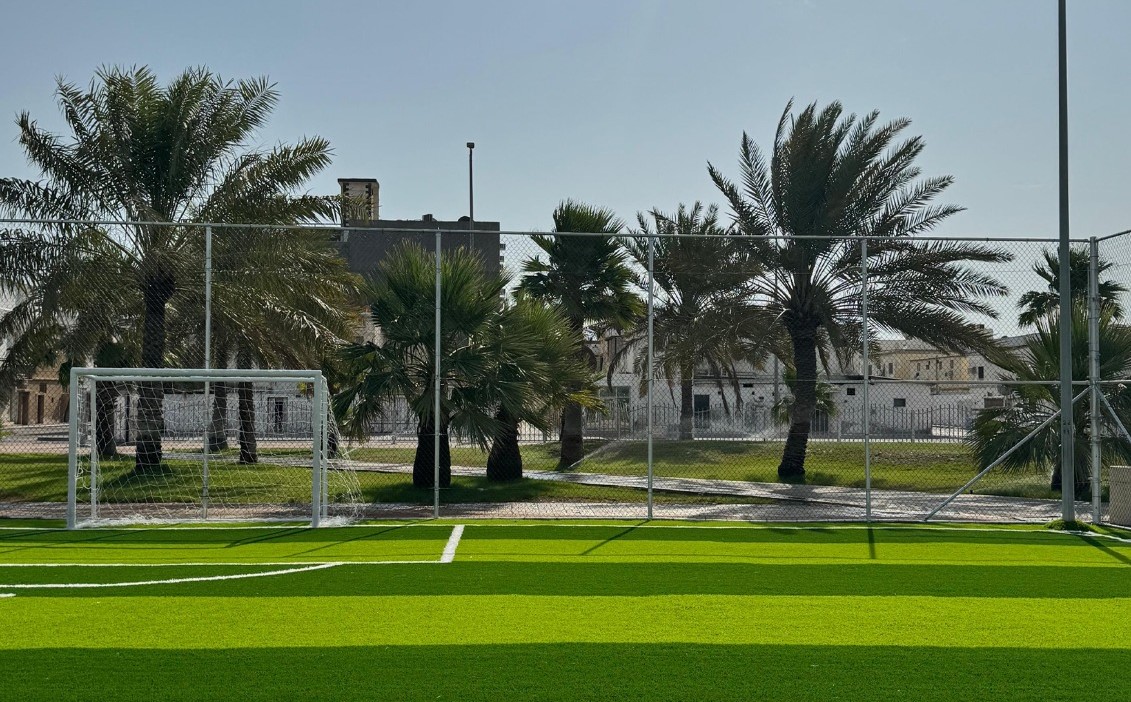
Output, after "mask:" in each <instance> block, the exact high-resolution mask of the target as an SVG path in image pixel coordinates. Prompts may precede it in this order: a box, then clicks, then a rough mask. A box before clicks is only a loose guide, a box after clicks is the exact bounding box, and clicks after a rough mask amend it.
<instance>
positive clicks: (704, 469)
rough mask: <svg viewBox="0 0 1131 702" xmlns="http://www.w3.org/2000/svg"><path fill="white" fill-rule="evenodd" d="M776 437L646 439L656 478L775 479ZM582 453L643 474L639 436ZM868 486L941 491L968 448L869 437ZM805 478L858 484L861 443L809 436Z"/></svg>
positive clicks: (549, 456) (967, 466) (1031, 486)
mask: <svg viewBox="0 0 1131 702" xmlns="http://www.w3.org/2000/svg"><path fill="white" fill-rule="evenodd" d="M782 447H783V444H782V442H779V441H654V442H653V466H654V468H653V472H654V475H656V476H658V477H673V478H708V479H717V480H739V481H752V482H767V483H774V482H778V477H777V468H778V462H779V461H780V460H781V453H782ZM586 451H587V456H586V458H585V459H584V460H582V462H581V463H579V464H578V465H577V466H575V467H574V468H573V469H572V470H574V471H577V472H587V473H607V474H612V475H645V474H646V472H647V444H646V443H645V442H643V441H611V442H606V441H601V440H596V441H594V440H590V441H586ZM871 451H872V486H873V487H875V488H878V489H888V490H915V491H920V492H936V493H945V492H951V491H953V490H956V489H958V488H959V487H961V486H962V485H964V484H965V483H966V481H967V480H969V479H970V478H972V477H973V476H974V475H976V474H977V472H978V469H977V467H976V465H975V464H974V461H973V458H972V457H971V455H970V451H969V449H967V448H966V446H965V445H963V444H958V443H929V442H916V443H912V442H875V443H873V444H872V447H871ZM350 455H351V457H353V458H355V459H357V460H360V461H374V462H379V463H410V462H411V461H412V457H413V449H412V448H407V447H379V446H371V445H370V446H366V447H363V448H358V449H354V450H352V451H351V454H350ZM522 456H523V463H524V466H525V467H526V468H527V469H530V470H556V469H557V465H558V445H557V444H553V443H551V444H531V445H524V446H523V447H522ZM486 462H487V454H486V453H485V452H483V451H481V450H479V449H477V448H473V447H453V448H452V463H453V464H454V465H463V466H485V465H486ZM806 470H807V477H806V482H808V483H809V484H812V485H841V486H847V487H864V445H863V444H862V443H859V442H848V441H846V442H833V441H814V442H811V443H810V444H809V451H808V458H807V461H806ZM973 492H975V493H982V494H987V495H1009V496H1015V497H1037V498H1049V499H1052V498H1055V497H1059V494H1058V493H1053V492H1051V491H1050V490H1049V488H1048V479H1047V478H1046V477H1045V476H1043V475H1036V474H1026V475H1018V474H1005V473H1002V472H999V471H991V473H990V474H989V475H987V476H985V478H983V479H982V480H981V481H980V482H979V483H978V484H977V485H975V487H974V489H973Z"/></svg>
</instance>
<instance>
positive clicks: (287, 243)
mask: <svg viewBox="0 0 1131 702" xmlns="http://www.w3.org/2000/svg"><path fill="white" fill-rule="evenodd" d="M212 262H213V263H212V268H213V273H212V344H213V348H212V354H211V358H212V360H213V365H214V367H221V368H224V367H228V366H230V365H232V364H233V363H234V364H235V366H236V367H239V368H251V367H259V368H319V367H321V365H322V361H323V359H324V358H325V357H326V356H327V355H328V354H332V353H334V351H335V350H336V349H337V348H338V347H339V346H342V345H344V344H345V343H347V341H349V340H351V337H352V334H353V332H354V331H355V330H356V329H357V327H358V326H359V322H360V320H361V314H362V308H361V305H360V300H361V298H362V292H361V290H362V288H363V287H364V283H363V280H362V279H361V277H360V276H357V275H355V274H353V273H351V272H350V271H349V270H348V267H347V265H346V262H345V260H344V259H343V258H342V257H341V256H340V255H339V254H338V253H337V251H336V250H335V249H334V247H333V242H332V241H331V240H330V237H329V236H328V235H327V233H326V232H324V231H318V230H313V229H310V230H304V229H271V228H262V227H254V226H253V227H240V228H220V229H217V230H216V231H214V232H213V245H212ZM195 293H196V291H195V290H193V291H188V292H187V293H186V294H185V295H184V296H183V299H182V297H178V298H177V299H176V300H175V303H176V304H175V305H174V309H175V310H177V311H178V313H179V311H180V310H182V309H184V310H188V311H189V313H188V314H187V315H180V314H178V315H177V317H178V322H180V324H179V326H178V327H177V330H176V331H177V333H176V334H175V336H176V337H177V338H179V339H183V340H185V341H187V343H188V347H187V348H185V349H184V353H185V355H186V359H185V360H186V361H190V362H192V363H193V365H196V362H195V361H193V360H192V359H194V358H195V356H197V355H199V354H200V352H201V350H202V349H201V345H202V340H203V319H202V318H201V316H200V315H199V314H198V313H196V312H197V311H198V310H200V309H203V306H204V303H203V300H202V299H197V298H196V297H195ZM214 390H215V399H214V402H213V407H212V411H211V414H212V416H211V422H210V429H209V434H210V436H211V437H212V439H211V440H210V443H211V445H212V447H213V449H219V448H221V447H223V445H224V443H225V437H224V426H225V425H226V421H227V417H226V415H227V395H228V390H229V389H228V387H227V386H226V385H224V384H219V385H217V386H216V387H215V389H214ZM235 390H236V393H237V398H238V416H239V432H238V436H239V445H240V461H241V462H242V463H255V462H257V461H258V453H257V450H256V440H255V434H256V429H255V407H254V396H253V392H252V385H251V383H239V384H238V385H237V386H236V388H235Z"/></svg>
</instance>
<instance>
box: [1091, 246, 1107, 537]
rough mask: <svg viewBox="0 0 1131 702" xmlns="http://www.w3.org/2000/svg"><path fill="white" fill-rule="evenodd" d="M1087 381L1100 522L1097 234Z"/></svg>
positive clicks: (1094, 519)
mask: <svg viewBox="0 0 1131 702" xmlns="http://www.w3.org/2000/svg"><path fill="white" fill-rule="evenodd" d="M1088 254H1089V256H1088V380H1090V381H1091V384H1092V393H1091V398H1090V399H1091V402H1090V403H1089V405H1088V412H1089V417H1088V420H1089V422H1088V424H1089V428H1088V431H1089V434H1090V436H1089V439H1090V443H1091V449H1092V523H1093V524H1098V523H1099V521H1100V518H1101V517H1102V516H1103V515H1102V514H1101V510H1102V506H1101V504H1100V497H1101V495H1100V490H1101V475H1100V472H1101V465H1100V457H1101V455H1102V454H1101V452H1100V438H1101V437H1100V249H1099V244H1098V243H1097V242H1096V237H1092V238H1091V239H1090V240H1089V241H1088Z"/></svg>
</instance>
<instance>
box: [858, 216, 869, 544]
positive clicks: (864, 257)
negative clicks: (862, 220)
mask: <svg viewBox="0 0 1131 702" xmlns="http://www.w3.org/2000/svg"><path fill="white" fill-rule="evenodd" d="M860 319H861V330H862V332H861V335H860V336H861V338H862V343H863V357H864V362H863V365H864V375H863V378H864V383H863V385H864V397H863V400H864V427H863V428H864V519H866V520H867V521H869V522H870V521H872V445H871V443H870V440H869V436H868V435H869V433H870V432H871V416H870V415H871V409H872V407H871V405H870V404H868V379H869V376H871V374H872V369H871V368H870V367H869V363H870V361H869V359H868V237H866V236H863V237H860Z"/></svg>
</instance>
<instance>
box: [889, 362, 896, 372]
mask: <svg viewBox="0 0 1131 702" xmlns="http://www.w3.org/2000/svg"><path fill="white" fill-rule="evenodd" d="M888 375H895V364H894V363H889V364H888Z"/></svg>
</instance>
